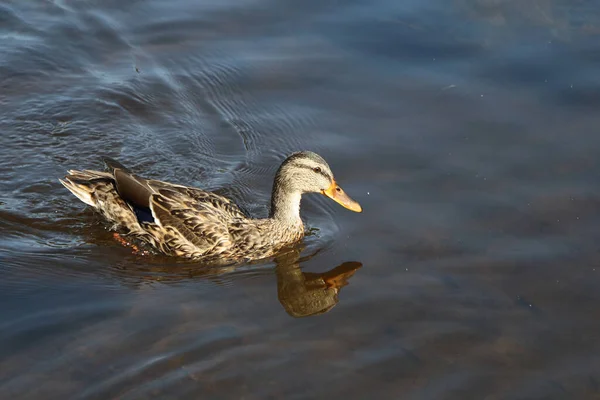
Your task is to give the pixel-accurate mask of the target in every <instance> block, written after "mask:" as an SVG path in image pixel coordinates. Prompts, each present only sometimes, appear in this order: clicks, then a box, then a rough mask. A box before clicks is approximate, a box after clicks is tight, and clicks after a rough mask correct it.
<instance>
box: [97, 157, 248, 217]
mask: <svg viewBox="0 0 600 400" xmlns="http://www.w3.org/2000/svg"><path fill="white" fill-rule="evenodd" d="M104 162H105V163H106V165H107V166H108V168H109V170H110V173H111V174H112V175H113V177H114V180H115V183H116V188H117V192H118V193H119V196H120V197H121V198H122V199H123V200H125V201H127V202H128V203H130V204H131V205H133V206H134V207H139V208H143V209H149V208H150V197H151V196H152V195H153V194H156V193H159V192H160V191H161V190H167V191H169V192H174V193H178V194H179V196H177V200H178V201H179V202H181V203H184V204H186V205H187V206H188V207H192V208H194V207H199V208H200V209H201V211H202V210H206V208H209V209H211V210H212V211H213V213H214V214H217V215H220V216H222V217H223V218H225V219H227V218H230V219H238V218H248V215H246V214H245V213H244V212H243V211H242V210H241V209H240V208H239V207H238V206H237V205H236V204H235V203H233V202H232V201H231V200H229V199H228V198H226V197H223V196H219V195H218V194H215V193H212V192H207V191H205V190H202V189H197V188H191V187H187V186H182V185H177V184H174V183H169V182H164V181H159V180H154V179H145V178H142V177H139V176H137V175H135V174H133V173H132V172H131V171H130V170H129V169H128V168H127V167H125V166H124V165H123V164H121V163H119V162H118V161H116V160H113V159H111V158H108V157H104ZM171 196H173V193H171Z"/></svg>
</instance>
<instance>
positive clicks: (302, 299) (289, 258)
mask: <svg viewBox="0 0 600 400" xmlns="http://www.w3.org/2000/svg"><path fill="white" fill-rule="evenodd" d="M307 258H310V257H307ZM307 258H304V259H303V258H300V251H299V250H293V251H290V252H289V253H286V254H284V255H281V256H278V257H276V258H275V262H276V274H277V297H278V299H279V302H280V303H281V305H282V306H283V308H284V309H285V311H286V312H287V313H288V314H289V315H291V316H292V317H295V318H300V317H308V316H312V315H319V314H324V313H326V312H328V311H329V310H331V309H332V308H333V307H335V306H336V304H337V303H338V301H339V300H338V293H339V291H340V289H341V288H343V287H344V286H346V285H347V284H348V280H349V279H350V278H351V277H352V276H353V275H354V273H355V272H356V271H357V270H358V269H359V268H360V267H362V264H361V263H359V262H353V261H350V262H344V263H342V264H340V265H338V266H337V267H335V268H333V269H331V270H329V271H327V272H322V273H313V272H303V271H302V269H301V268H300V263H301V262H303V261H306V259H307Z"/></svg>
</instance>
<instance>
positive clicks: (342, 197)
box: [321, 181, 362, 212]
mask: <svg viewBox="0 0 600 400" xmlns="http://www.w3.org/2000/svg"><path fill="white" fill-rule="evenodd" d="M321 193H323V194H324V195H325V196H327V197H329V198H330V199H331V200H333V201H335V202H336V203H338V204H340V205H341V206H342V207H345V208H347V209H348V210H351V211H354V212H362V207H361V206H360V204H358V202H356V201H354V200H352V198H351V197H350V196H348V195H347V194H346V192H344V189H342V188H341V187H339V185H338V184H337V183H336V182H335V181H333V183H332V184H331V186H329V187H328V188H327V189H326V190H322V191H321Z"/></svg>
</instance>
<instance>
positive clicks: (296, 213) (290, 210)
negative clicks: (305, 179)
mask: <svg viewBox="0 0 600 400" xmlns="http://www.w3.org/2000/svg"><path fill="white" fill-rule="evenodd" d="M301 198H302V193H300V192H298V191H292V190H289V189H287V185H285V184H282V182H281V181H278V180H277V179H276V180H275V184H274V185H273V193H272V194H271V214H270V215H269V217H270V218H272V219H275V220H277V222H279V223H280V224H283V225H285V226H288V227H301V226H302V219H300V200H301Z"/></svg>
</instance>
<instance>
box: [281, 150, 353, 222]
mask: <svg viewBox="0 0 600 400" xmlns="http://www.w3.org/2000/svg"><path fill="white" fill-rule="evenodd" d="M275 188H278V189H279V190H281V192H282V193H290V194H291V193H299V194H303V193H321V194H323V195H325V196H327V197H329V198H330V199H332V200H333V201H335V202H336V203H338V204H340V205H342V206H343V207H345V208H347V209H348V210H351V211H354V212H362V207H361V206H360V204H358V202H356V201H354V200H353V199H352V198H350V196H348V195H347V194H346V192H344V190H343V189H342V188H341V187H340V186H339V185H338V184H337V182H336V181H335V179H334V177H333V173H332V172H331V168H329V165H327V162H326V161H325V160H324V159H323V157H321V156H320V155H318V154H316V153H313V152H311V151H302V152H298V153H294V154H292V155H290V156H289V157H288V158H286V159H285V161H284V162H283V163H282V164H281V167H279V170H278V171H277V175H276V176H275V186H274V189H275Z"/></svg>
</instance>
